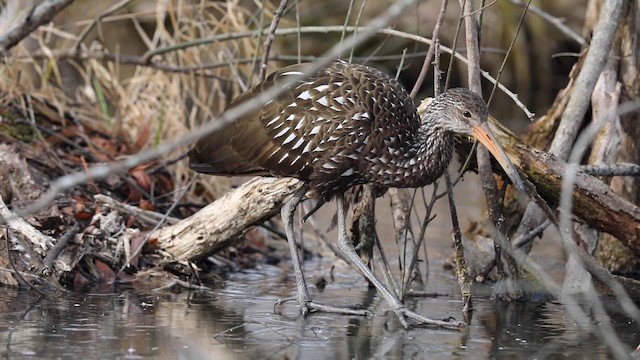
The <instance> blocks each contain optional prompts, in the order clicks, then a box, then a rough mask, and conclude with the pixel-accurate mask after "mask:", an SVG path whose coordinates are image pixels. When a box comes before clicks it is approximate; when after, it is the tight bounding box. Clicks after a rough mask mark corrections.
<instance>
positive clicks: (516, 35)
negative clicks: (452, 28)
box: [487, 0, 533, 120]
mask: <svg viewBox="0 0 640 360" xmlns="http://www.w3.org/2000/svg"><path fill="white" fill-rule="evenodd" d="M530 4H531V0H529V1H527V6H526V7H525V8H524V11H523V12H522V15H520V20H519V21H518V26H517V27H516V32H515V34H514V35H513V37H512V38H511V43H509V47H508V48H507V53H506V54H504V58H503V59H502V64H500V69H499V70H498V75H496V83H497V82H500V77H501V76H502V72H503V71H504V67H505V66H506V65H507V59H508V58H509V54H511V51H512V50H513V46H514V45H515V43H516V39H517V38H518V34H520V29H521V28H522V24H523V23H524V17H525V15H527V10H528V9H529V5H530ZM495 92H496V85H495V84H494V85H493V87H492V88H491V94H489V99H488V100H487V106H489V105H490V104H491V100H493V95H494V94H495ZM529 120H533V119H529Z"/></svg>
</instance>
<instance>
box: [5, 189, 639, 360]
mask: <svg viewBox="0 0 640 360" xmlns="http://www.w3.org/2000/svg"><path fill="white" fill-rule="evenodd" d="M472 180H473V179H471V180H466V181H465V182H464V183H463V185H462V186H461V187H460V188H459V189H462V190H458V193H456V198H457V199H459V206H460V209H459V212H460V213H461V216H462V217H463V218H468V217H470V216H471V217H474V216H479V214H480V212H479V210H478V209H479V204H480V203H481V202H482V196H481V194H480V192H479V191H478V190H474V189H479V188H478V187H475V186H476V185H473V182H472ZM381 201H382V202H383V203H382V204H381V206H380V207H379V208H387V207H385V206H384V205H385V204H384V201H386V200H384V199H382V200H381ZM438 209H439V210H438V211H439V212H440V215H439V216H438V218H437V221H436V223H435V224H434V225H433V226H431V227H430V231H429V233H428V241H429V244H430V247H429V249H430V253H429V268H430V275H429V279H428V282H427V284H426V290H427V291H430V292H434V293H438V294H441V296H437V297H429V298H413V299H408V300H407V301H406V303H407V306H408V307H409V308H411V309H413V310H415V311H416V312H418V313H420V314H423V315H427V316H431V317H437V318H444V317H454V318H457V319H461V313H460V310H461V302H460V300H459V291H458V289H457V285H456V281H455V279H454V278H453V276H452V275H451V273H450V272H448V271H445V270H443V264H444V262H445V258H446V257H447V256H448V254H449V253H450V244H449V234H450V225H448V224H449V220H448V217H449V215H448V212H447V210H446V204H444V203H443V204H441V205H439V207H438ZM329 213H330V212H329ZM378 215H379V216H378V218H379V219H378V225H379V229H380V234H381V236H382V237H383V238H390V234H389V233H390V232H389V231H388V230H389V229H391V226H390V222H389V219H388V215H387V214H385V213H384V212H383V211H380V212H379V214H378ZM325 216H326V217H327V218H328V217H330V216H329V215H325ZM462 223H463V224H464V223H466V220H463V221H462ZM385 249H386V250H387V251H388V253H389V255H390V258H391V259H392V266H396V267H397V261H396V260H394V259H396V258H397V256H396V255H395V253H394V251H395V250H394V249H395V244H393V242H391V243H390V244H385ZM533 258H534V259H535V260H536V261H538V263H539V264H541V265H542V266H543V267H544V268H545V269H547V270H549V271H550V274H551V275H552V276H553V277H554V278H556V279H558V278H559V277H561V272H562V269H563V265H562V261H563V254H562V250H561V248H559V247H558V245H557V244H556V242H555V241H554V239H553V234H550V235H548V236H547V239H545V240H544V241H542V242H539V243H537V244H536V253H535V254H534V255H533ZM289 265H290V264H289V263H283V264H281V265H279V266H269V265H263V266H262V267H261V268H257V269H251V270H247V271H244V272H240V273H235V274H232V275H231V277H230V278H229V279H228V281H226V282H224V283H223V284H221V285H220V287H219V288H217V289H213V290H212V291H210V292H188V291H181V292H176V293H172V292H169V291H159V292H153V291H150V292H145V293H140V292H136V291H134V290H131V289H120V290H121V291H119V292H118V293H117V294H115V295H104V296H95V295H91V296H89V295H82V294H70V295H69V296H66V297H61V298H55V299H44V300H42V299H39V298H38V297H37V296H35V295H34V294H32V293H30V292H28V291H17V290H13V289H2V291H0V354H1V355H2V357H3V358H5V359H25V358H59V359H78V358H87V359H116V358H120V359H371V358H378V359H493V358H496V359H546V358H548V359H557V358H571V359H573V358H576V359H583V358H584V359H593V358H597V359H607V358H611V351H610V348H608V347H607V345H605V344H604V343H603V341H602V340H601V338H600V337H597V336H595V335H593V333H598V332H601V331H605V332H609V331H610V330H606V329H604V328H603V329H604V330H603V329H601V328H600V327H601V326H603V325H601V324H603V323H606V322H605V321H604V320H608V319H604V318H597V317H596V321H595V322H593V324H592V325H590V326H587V327H579V326H577V325H576V324H575V322H574V321H573V320H572V318H571V317H570V316H569V315H568V313H567V311H566V308H565V307H564V306H563V305H560V304H557V303H553V302H552V303H515V304H514V303H509V304H507V303H498V302H496V301H494V300H493V299H492V298H491V287H490V285H476V286H475V287H474V293H475V298H474V309H475V311H474V313H473V316H472V319H471V322H470V326H469V328H468V331H452V330H442V329H433V328H424V327H422V328H421V327H418V328H412V329H410V330H403V329H399V328H398V324H397V322H396V320H395V319H394V317H393V316H390V315H385V310H386V309H387V308H388V307H387V305H386V304H385V303H384V302H383V301H381V300H380V299H379V297H378V296H377V295H376V293H375V291H372V290H368V289H367V287H366V284H365V283H364V281H363V280H362V278H361V277H360V276H359V275H358V274H357V273H355V271H353V270H350V269H349V268H346V267H344V266H338V267H336V270H335V271H334V275H335V276H334V278H335V281H333V282H330V283H329V284H328V285H327V287H326V288H325V289H324V290H322V291H320V290H319V289H317V288H315V287H314V286H311V291H312V292H313V295H314V297H315V300H317V301H321V302H327V303H332V304H338V305H353V304H364V305H365V306H367V307H368V308H369V309H371V310H372V311H373V312H374V313H375V316H374V317H370V318H362V317H352V316H339V315H330V314H311V315H310V316H308V317H306V318H301V317H299V316H298V310H297V307H296V306H295V304H293V303H288V304H285V305H283V306H281V307H279V308H278V312H274V302H275V301H276V300H277V299H278V298H282V297H288V296H291V295H293V294H294V291H295V288H294V286H295V285H294V283H295V282H294V280H293V274H292V272H291V270H290V266H289ZM332 265H335V263H334V262H332V261H330V260H326V259H325V260H322V259H314V260H311V261H307V262H306V263H305V267H306V271H307V276H308V278H309V279H310V282H313V281H314V280H315V279H317V278H319V277H320V276H324V277H325V278H326V277H327V273H328V269H330V268H331V266H332ZM610 320H611V322H612V324H613V331H614V332H615V333H616V334H617V335H618V336H619V338H620V340H621V341H622V344H621V345H620V346H623V347H625V349H624V351H625V352H626V353H629V352H630V351H632V349H633V348H635V347H636V346H637V345H638V343H640V333H639V328H638V326H637V324H635V323H633V322H632V321H630V320H629V319H628V318H626V317H625V316H623V315H617V314H612V315H611V318H610Z"/></svg>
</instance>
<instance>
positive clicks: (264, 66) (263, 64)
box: [259, 0, 289, 82]
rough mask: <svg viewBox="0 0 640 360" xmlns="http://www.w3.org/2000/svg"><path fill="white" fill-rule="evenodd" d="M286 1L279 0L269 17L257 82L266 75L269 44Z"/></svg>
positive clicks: (287, 0) (271, 43)
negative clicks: (270, 17) (269, 21)
mask: <svg viewBox="0 0 640 360" xmlns="http://www.w3.org/2000/svg"><path fill="white" fill-rule="evenodd" d="M288 2H289V0H280V5H279V6H278V9H276V11H275V13H274V14H273V19H271V26H270V27H269V32H268V33H267V38H266V39H265V40H264V51H263V53H262V61H260V78H259V82H263V81H264V79H265V78H266V77H267V62H268V60H269V53H270V52H271V45H273V38H274V37H275V35H274V33H275V31H276V29H277V28H278V23H279V22H280V19H281V18H282V13H283V12H284V8H285V7H286V6H287V3H288Z"/></svg>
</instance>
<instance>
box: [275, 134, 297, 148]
mask: <svg viewBox="0 0 640 360" xmlns="http://www.w3.org/2000/svg"><path fill="white" fill-rule="evenodd" d="M276 137H277V136H276ZM295 138H296V135H295V134H289V136H287V138H286V139H284V141H283V142H282V145H287V144H288V143H290V142H292V141H293V140H294V139H295Z"/></svg>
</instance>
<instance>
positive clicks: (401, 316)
mask: <svg viewBox="0 0 640 360" xmlns="http://www.w3.org/2000/svg"><path fill="white" fill-rule="evenodd" d="M393 312H394V313H395V314H396V316H398V320H399V321H400V325H402V327H404V328H405V329H407V328H408V327H409V324H408V323H407V320H408V319H411V320H414V321H416V322H417V324H416V325H429V326H437V327H443V328H448V329H461V328H464V327H466V326H467V323H465V322H464V321H457V320H455V319H454V318H446V319H442V320H435V319H431V318H428V317H426V316H422V315H419V314H416V313H415V312H413V311H411V310H407V308H405V307H404V306H403V307H399V308H397V309H395V310H393Z"/></svg>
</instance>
